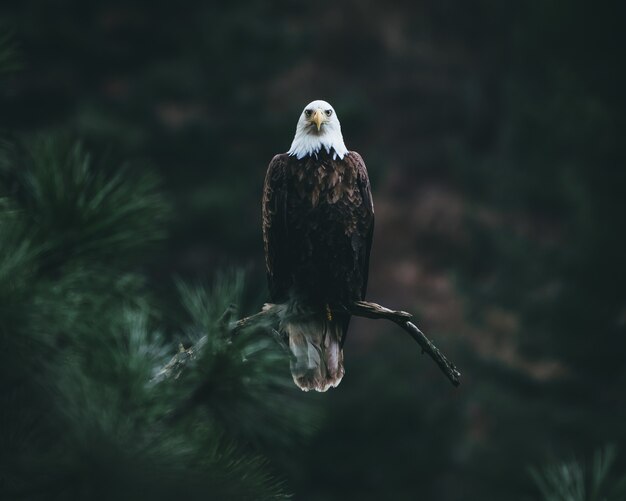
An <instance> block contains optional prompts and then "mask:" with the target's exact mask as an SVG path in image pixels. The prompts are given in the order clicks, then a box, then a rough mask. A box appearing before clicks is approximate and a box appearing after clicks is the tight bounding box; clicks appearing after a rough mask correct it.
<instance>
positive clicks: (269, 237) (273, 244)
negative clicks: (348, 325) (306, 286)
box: [262, 154, 292, 302]
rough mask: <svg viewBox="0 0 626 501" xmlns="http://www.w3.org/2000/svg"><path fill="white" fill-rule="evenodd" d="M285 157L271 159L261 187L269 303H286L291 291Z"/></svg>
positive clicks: (278, 156) (282, 155)
mask: <svg viewBox="0 0 626 501" xmlns="http://www.w3.org/2000/svg"><path fill="white" fill-rule="evenodd" d="M287 159H288V156H287V155H286V154H281V155H276V156H275V157H274V158H272V161H271V162H270V165H269V167H268V169H267V174H266V175H265V184H264V186H263V211H262V214H263V244H264V247H265V267H266V271H267V281H268V285H269V289H270V299H271V301H272V302H281V301H284V300H286V298H287V295H288V294H289V289H290V288H291V285H292V284H291V276H290V275H289V270H290V269H291V267H290V265H289V263H288V262H287V261H288V260H289V259H290V254H289V252H288V248H287V243H288V231H287V221H286V219H285V218H286V214H287V207H286V204H287V184H286V176H285V173H286V170H285V164H286V161H287Z"/></svg>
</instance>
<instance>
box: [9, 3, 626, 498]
mask: <svg viewBox="0 0 626 501" xmlns="http://www.w3.org/2000/svg"><path fill="white" fill-rule="evenodd" d="M624 10H625V9H624V7H623V5H622V4H618V3H617V2H597V3H593V4H592V3H590V2H583V1H578V0H573V1H571V2H567V3H566V2H556V1H544V2H495V1H486V0H485V1H474V2H462V1H450V0H446V1H434V0H432V1H431V0H426V1H418V2H408V1H407V2H404V1H389V2H373V1H346V2H337V1H332V2H331V1H325V0H320V1H317V2H297V1H293V0H289V1H286V0H285V1H275V2H266V1H260V0H258V1H254V0H253V1H249V2H241V3H239V2H230V3H227V2H206V1H204V2H201V1H196V2H193V1H181V2H176V3H172V2H159V1H155V2H150V3H147V2H146V3H143V2H137V1H134V2H133V1H125V2H115V1H105V0H98V1H95V2H78V1H57V2H46V1H43V0H40V1H37V0H22V1H8V0H5V1H3V2H2V5H1V6H0V20H1V22H2V25H3V26H4V27H5V28H9V29H11V30H13V33H14V39H15V40H16V42H17V44H18V50H19V59H20V62H21V64H22V68H21V70H19V71H17V72H15V73H13V74H11V75H10V76H8V77H6V78H5V79H4V80H3V83H2V92H1V94H0V127H2V128H3V130H4V131H7V133H10V134H12V135H15V136H24V137H28V136H30V135H33V134H35V133H53V132H54V133H56V132H57V131H62V132H63V133H65V134H71V135H73V136H75V137H80V138H82V139H83V140H84V142H85V144H86V145H88V147H89V148H91V149H93V150H94V151H98V152H105V153H107V154H108V155H112V156H114V157H118V158H124V159H128V160H130V161H132V162H133V164H134V165H142V167H143V168H145V169H148V170H154V171H156V172H158V174H159V175H160V177H161V179H162V180H163V182H162V186H163V190H164V191H165V193H166V196H167V198H168V199H169V201H170V203H171V212H170V214H169V215H170V218H171V219H170V223H169V226H168V237H167V239H166V240H165V243H164V244H163V245H162V246H161V247H160V248H159V249H158V251H155V252H152V253H149V254H146V255H145V256H143V257H142V260H141V268H142V269H143V270H144V271H146V272H147V273H148V274H149V276H150V284H151V287H152V288H153V289H154V291H155V294H156V295H157V296H159V297H160V298H161V301H163V302H164V303H166V302H167V301H168V297H169V296H170V294H171V292H170V291H171V290H172V288H173V285H172V276H174V275H177V276H180V277H183V278H188V279H195V278H198V277H201V278H207V279H208V280H210V278H211V277H212V276H214V274H215V272H216V271H217V270H219V269H223V268H226V267H232V266H235V267H242V268H244V269H245V270H247V277H248V281H247V295H248V296H250V297H251V298H252V299H251V302H252V303H254V305H255V306H256V307H258V306H259V305H260V304H261V302H262V301H263V300H264V299H265V297H266V292H265V282H264V280H265V279H264V267H263V255H262V252H263V251H262V242H261V233H260V197H261V190H262V182H263V177H264V174H265V169H266V167H267V164H268V163H269V161H270V159H271V158H272V156H273V155H274V154H276V153H279V152H284V151H286V150H287V149H288V148H289V145H290V143H291V139H292V137H293V133H294V130H295V124H296V121H297V118H298V115H299V114H300V112H301V110H302V108H303V107H304V105H305V104H307V103H308V102H309V101H311V100H313V99H325V100H327V101H329V102H330V103H331V104H332V105H333V106H334V107H335V109H336V111H337V114H338V117H339V119H340V120H341V123H342V129H343V134H344V138H345V142H346V145H347V146H348V148H349V149H353V150H356V151H358V152H359V153H361V155H362V156H363V158H364V159H365V162H366V164H367V167H368V169H369V173H370V178H371V181H372V187H373V194H374V202H375V207H376V218H377V220H376V229H375V234H374V247H373V251H372V258H371V273H370V277H371V278H370V288H369V292H368V298H369V299H371V300H373V301H376V302H379V303H382V304H384V305H387V306H389V307H393V308H398V309H404V310H407V311H411V312H413V313H414V314H415V316H416V318H417V323H418V325H420V326H421V327H422V329H423V330H424V331H425V332H427V333H428V334H429V335H430V336H431V337H432V338H433V340H434V341H435V342H436V343H437V344H438V345H439V346H440V347H441V348H442V349H443V350H444V351H445V352H446V353H447V354H448V355H449V357H450V358H451V359H452V360H453V361H454V362H455V363H456V364H457V365H458V366H459V368H460V369H461V371H462V373H463V380H462V385H461V387H460V388H458V389H454V388H452V387H451V385H450V384H449V383H448V381H447V380H446V379H445V378H444V377H443V375H442V374H441V373H440V372H439V371H438V369H437V368H436V367H435V365H434V364H433V363H432V361H431V360H430V359H428V358H426V357H422V356H420V352H419V348H418V346H417V345H415V344H414V343H413V342H412V341H411V340H410V339H409V338H408V336H406V335H405V334H404V333H403V332H402V331H400V330H399V329H397V328H396V327H394V326H392V325H391V324H389V323H385V322H374V321H363V320H360V319H359V320H358V321H353V323H352V325H351V328H350V333H349V337H348V340H347V343H346V346H345V363H346V376H345V378H344V381H343V382H342V384H341V386H340V387H339V388H337V389H335V390H332V391H330V392H328V393H327V394H324V395H321V396H318V395H308V394H302V395H301V396H299V397H298V398H301V399H309V400H311V399H312V400H313V401H314V404H315V407H317V408H318V410H320V412H321V416H322V417H321V418H320V420H319V423H318V425H317V431H316V432H315V433H314V434H313V435H312V436H311V437H310V438H309V439H308V440H307V441H306V442H304V443H302V444H300V445H299V446H298V447H296V448H293V449H292V450H291V451H290V453H289V454H284V453H283V452H281V453H280V454H279V453H276V454H275V457H271V456H273V454H272V452H271V451H270V452H269V454H268V455H269V456H270V457H271V461H270V463H271V467H272V468H273V470H274V471H276V472H278V474H279V476H280V477H282V478H284V479H285V480H286V485H287V486H288V489H289V490H290V491H291V492H294V493H295V498H296V499H307V500H314V499H316V500H317V499H319V500H322V499H325V500H326V499H424V500H459V499H468V500H481V501H486V500H503V499H519V498H521V497H522V496H531V498H532V496H533V493H534V492H535V491H534V487H533V484H532V481H531V478H530V476H529V474H528V467H529V466H531V465H535V464H542V463H543V462H545V461H549V460H551V458H555V457H564V456H568V455H572V454H574V455H580V456H586V455H588V454H590V453H591V452H592V451H593V450H595V449H596V448H598V447H601V446H603V445H604V444H607V443H614V444H617V445H618V446H619V445H620V444H624V439H625V435H626V426H625V425H624V423H626V401H625V399H624V386H625V384H626V365H625V363H624V361H625V359H626V294H624V285H623V284H624V281H625V279H626V262H625V256H626V238H625V236H624V215H625V214H626V170H625V168H624V167H625V165H624V160H625V156H626V155H625V149H624V137H625V136H624V134H625V132H626V128H625V127H624V125H625V124H624V122H625V118H624V111H626V106H625V105H626V103H625V96H626V94H625V93H624V81H623V78H622V76H623V73H622V66H623V60H624V51H625V50H626V34H625V33H626V32H625V31H624V29H623V26H622V25H623V21H624V19H626V17H625V14H626V12H624Z"/></svg>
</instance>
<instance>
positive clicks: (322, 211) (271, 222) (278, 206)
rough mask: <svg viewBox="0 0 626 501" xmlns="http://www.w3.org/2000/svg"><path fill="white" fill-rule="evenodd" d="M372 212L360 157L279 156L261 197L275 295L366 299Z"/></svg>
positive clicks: (352, 154) (312, 299)
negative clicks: (299, 157) (300, 157)
mask: <svg viewBox="0 0 626 501" xmlns="http://www.w3.org/2000/svg"><path fill="white" fill-rule="evenodd" d="M373 224H374V212H373V205H372V199H371V191H370V186H369V180H368V177H367V171H366V169H365V165H364V164H363V160H362V159H361V157H360V156H359V155H358V154H357V153H355V152H350V153H348V154H347V155H345V157H344V158H343V159H339V158H334V157H333V155H332V154H327V153H325V152H321V153H320V154H318V155H315V156H308V157H305V158H302V159H300V160H298V159H297V158H295V157H292V156H288V155H277V156H276V157H275V158H274V159H273V160H272V163H271V164H270V167H269V169H268V173H267V177H266V181H265V190H264V197H263V236H264V242H265V250H266V264H267V272H268V278H269V284H270V293H271V296H272V300H273V301H275V302H278V301H284V300H286V299H287V297H288V296H289V295H293V294H296V295H298V296H299V297H300V298H303V299H304V300H306V301H310V302H311V303H313V304H316V303H317V304H324V303H326V304H329V303H342V302H346V301H354V300H358V299H363V297H364V294H365V288H366V287H367V270H368V264H369V263H368V261H369V252H370V246H371V238H372V231H373Z"/></svg>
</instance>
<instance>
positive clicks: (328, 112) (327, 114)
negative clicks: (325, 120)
mask: <svg viewBox="0 0 626 501" xmlns="http://www.w3.org/2000/svg"><path fill="white" fill-rule="evenodd" d="M325 113H326V116H327V117H329V116H331V115H332V114H333V110H326V111H325Z"/></svg>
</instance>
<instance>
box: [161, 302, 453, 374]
mask: <svg viewBox="0 0 626 501" xmlns="http://www.w3.org/2000/svg"><path fill="white" fill-rule="evenodd" d="M284 309H285V307H284V305H276V304H266V305H265V306H264V307H263V309H262V310H261V311H260V312H258V313H255V314H254V315H250V316H249V317H245V318H242V319H240V320H236V321H231V318H232V316H233V314H234V311H235V310H234V308H233V307H232V306H231V307H230V308H229V309H228V310H227V311H226V312H225V313H224V315H223V316H222V318H221V319H220V324H221V326H222V328H223V329H224V331H225V332H229V333H230V334H231V335H236V334H237V333H238V332H240V331H241V330H243V329H247V328H249V327H252V326H260V325H263V326H264V327H265V328H267V329H269V331H270V333H272V335H273V336H274V337H275V338H276V340H277V341H278V343H279V344H280V345H281V346H282V347H283V349H286V350H287V352H289V348H288V346H287V345H286V343H285V341H284V340H283V339H282V338H281V336H280V334H279V333H278V332H277V331H276V329H275V328H274V327H275V326H276V325H277V324H278V323H279V321H280V318H281V314H282V313H284ZM336 311H344V312H345V311H348V312H349V313H350V314H351V315H354V316H356V317H364V318H371V319H375V320H376V319H384V320H389V321H391V322H393V323H395V324H397V325H398V326H400V327H401V328H402V329H403V330H405V331H406V332H408V333H409V334H410V336H411V337H412V338H413V339H415V341H417V343H418V344H419V345H420V347H421V348H422V353H426V354H427V355H428V356H430V357H431V358H432V359H433V360H434V361H435V363H436V364H437V365H438V366H439V368H440V369H441V371H442V372H443V373H444V374H445V375H446V377H447V378H448V379H449V380H450V382H451V383H452V384H453V385H454V386H458V385H459V384H460V378H461V373H460V372H459V370H458V369H457V368H456V367H455V365H454V364H453V363H452V362H450V361H449V360H448V359H447V358H446V357H445V355H444V354H443V353H441V351H439V349H438V348H437V347H436V346H435V345H434V344H433V342H432V341H431V340H430V339H428V338H427V337H426V335H425V334H424V333H423V332H422V331H421V330H420V329H419V328H418V327H417V326H416V325H415V324H414V323H413V322H411V319H412V318H413V316H412V315H411V314H410V313H407V312H406V311H396V310H390V309H389V308H385V307H384V306H381V305H379V304H376V303H371V302H369V301H355V302H354V303H352V304H351V305H349V307H347V308H342V309H340V310H336ZM205 344H206V336H204V337H202V338H201V339H200V340H199V341H198V342H197V343H196V344H195V345H193V346H191V347H190V348H187V349H184V348H182V347H181V349H180V351H179V352H178V353H177V354H176V355H174V357H172V359H171V360H170V362H169V363H168V364H167V365H165V366H164V367H163V368H162V369H161V370H160V371H159V372H158V373H157V374H156V375H155V377H154V378H153V381H155V382H157V383H158V382H160V381H162V380H164V379H167V378H170V377H174V378H177V377H178V376H179V375H180V374H181V372H182V370H183V368H184V366H185V365H186V364H187V363H188V362H189V361H190V360H192V359H193V358H195V356H196V353H198V351H199V350H200V349H201V348H202V346H204V345H205Z"/></svg>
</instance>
